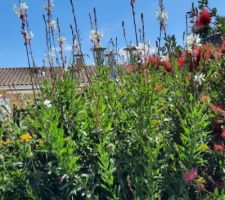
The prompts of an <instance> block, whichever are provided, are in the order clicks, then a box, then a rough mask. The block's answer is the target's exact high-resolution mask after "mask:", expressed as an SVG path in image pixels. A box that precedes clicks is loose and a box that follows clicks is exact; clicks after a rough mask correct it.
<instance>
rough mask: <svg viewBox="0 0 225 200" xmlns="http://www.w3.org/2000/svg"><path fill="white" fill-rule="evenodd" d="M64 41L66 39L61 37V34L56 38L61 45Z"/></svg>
mask: <svg viewBox="0 0 225 200" xmlns="http://www.w3.org/2000/svg"><path fill="white" fill-rule="evenodd" d="M65 41H66V38H65V37H63V36H60V37H59V38H58V42H59V44H60V45H63V44H64V43H65Z"/></svg>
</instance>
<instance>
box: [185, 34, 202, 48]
mask: <svg viewBox="0 0 225 200" xmlns="http://www.w3.org/2000/svg"><path fill="white" fill-rule="evenodd" d="M186 42H187V49H188V51H192V47H193V45H197V46H201V38H200V37H199V35H198V34H194V33H191V34H189V35H188V36H187V38H186Z"/></svg>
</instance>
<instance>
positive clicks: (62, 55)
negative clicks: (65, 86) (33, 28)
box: [57, 18, 65, 69]
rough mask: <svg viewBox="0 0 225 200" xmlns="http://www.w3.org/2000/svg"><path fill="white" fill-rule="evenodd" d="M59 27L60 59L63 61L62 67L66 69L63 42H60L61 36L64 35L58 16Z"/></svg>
mask: <svg viewBox="0 0 225 200" xmlns="http://www.w3.org/2000/svg"><path fill="white" fill-rule="evenodd" d="M57 29H58V36H59V42H58V43H59V54H60V59H61V62H62V68H63V69H65V59H64V49H63V43H62V42H60V38H61V37H62V34H61V29H60V25H59V19H58V18H57Z"/></svg>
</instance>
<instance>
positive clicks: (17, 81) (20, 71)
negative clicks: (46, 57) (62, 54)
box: [0, 66, 96, 87]
mask: <svg viewBox="0 0 225 200" xmlns="http://www.w3.org/2000/svg"><path fill="white" fill-rule="evenodd" d="M62 72H63V68H61V67H55V68H49V67H46V68H41V67H38V68H32V69H29V68H1V67H0V86H9V87H15V86H25V85H31V84H32V80H33V83H34V84H38V83H40V82H41V81H42V80H43V79H47V80H50V78H51V77H52V76H53V75H56V76H58V77H59V76H61V75H62ZM31 74H32V80H31ZM75 74H76V76H77V77H78V80H79V82H80V83H87V82H88V79H89V77H90V76H95V75H96V68H95V67H93V66H90V67H84V68H83V69H82V70H79V71H75Z"/></svg>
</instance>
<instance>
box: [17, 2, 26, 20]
mask: <svg viewBox="0 0 225 200" xmlns="http://www.w3.org/2000/svg"><path fill="white" fill-rule="evenodd" d="M27 9H28V5H27V3H25V2H22V3H20V5H19V7H17V6H16V4H14V5H13V10H14V13H15V14H16V15H17V16H18V17H21V15H24V14H25V13H26V10H27Z"/></svg>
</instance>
